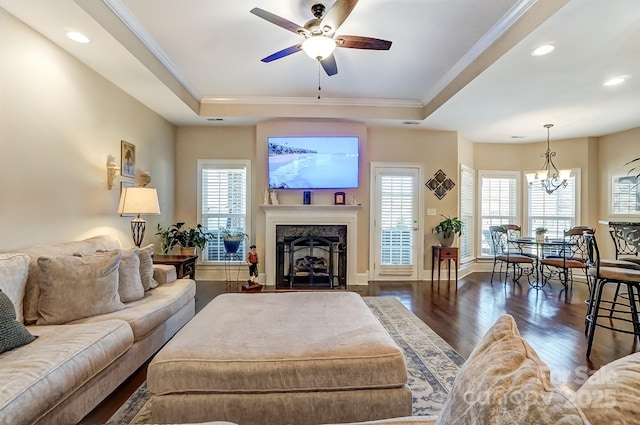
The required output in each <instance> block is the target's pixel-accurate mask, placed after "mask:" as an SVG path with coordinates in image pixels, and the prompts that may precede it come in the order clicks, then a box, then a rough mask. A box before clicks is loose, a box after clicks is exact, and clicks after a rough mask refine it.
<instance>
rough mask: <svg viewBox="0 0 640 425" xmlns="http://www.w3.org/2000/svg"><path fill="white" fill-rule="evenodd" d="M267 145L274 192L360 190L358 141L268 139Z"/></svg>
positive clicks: (338, 138)
mask: <svg viewBox="0 0 640 425" xmlns="http://www.w3.org/2000/svg"><path fill="white" fill-rule="evenodd" d="M267 141H268V143H269V187H270V188H271V189H354V188H357V187H358V144H359V140H358V137H356V136H325V137H269V138H267Z"/></svg>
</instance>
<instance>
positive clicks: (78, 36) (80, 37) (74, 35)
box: [67, 31, 89, 44]
mask: <svg viewBox="0 0 640 425" xmlns="http://www.w3.org/2000/svg"><path fill="white" fill-rule="evenodd" d="M67 37H69V38H70V39H71V40H73V41H75V42H77V43H83V44H86V43H88V42H89V37H87V36H86V35H84V34H82V33H79V32H76V31H69V32H68V33H67Z"/></svg>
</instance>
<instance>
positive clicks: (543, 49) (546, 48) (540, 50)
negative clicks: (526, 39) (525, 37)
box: [531, 44, 556, 56]
mask: <svg viewBox="0 0 640 425" xmlns="http://www.w3.org/2000/svg"><path fill="white" fill-rule="evenodd" d="M555 48H556V46H554V45H553V44H543V45H542V46H540V47H537V48H536V49H535V50H534V51H533V52H531V56H543V55H546V54H547V53H551V52H552V51H553V49H555Z"/></svg>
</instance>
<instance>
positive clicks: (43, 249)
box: [23, 235, 120, 324]
mask: <svg viewBox="0 0 640 425" xmlns="http://www.w3.org/2000/svg"><path fill="white" fill-rule="evenodd" d="M119 248H120V241H119V240H118V239H117V238H116V237H114V236H111V235H102V236H95V237H92V238H88V239H84V240H81V241H71V242H63V243H60V244H55V245H39V246H34V247H31V248H28V249H25V250H24V251H23V252H24V253H25V254H27V255H28V256H29V258H30V262H29V277H28V278H27V286H26V288H25V295H24V322H25V323H26V324H32V323H35V322H36V320H38V302H39V300H40V267H39V266H38V258H40V257H53V256H58V255H73V253H75V252H79V253H82V254H86V253H90V252H95V251H97V250H99V249H119Z"/></svg>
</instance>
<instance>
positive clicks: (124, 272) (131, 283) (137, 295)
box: [73, 246, 144, 303]
mask: <svg viewBox="0 0 640 425" xmlns="http://www.w3.org/2000/svg"><path fill="white" fill-rule="evenodd" d="M118 251H119V252H120V254H121V257H120V266H118V295H120V301H122V302H123V303H128V302H131V301H137V300H139V299H142V298H144V287H143V286H142V279H141V278H140V257H139V255H140V249H139V248H138V247H137V246H135V247H133V248H129V249H121V250H118ZM105 252H109V251H104V250H98V253H99V254H100V253H105ZM73 255H76V254H73Z"/></svg>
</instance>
